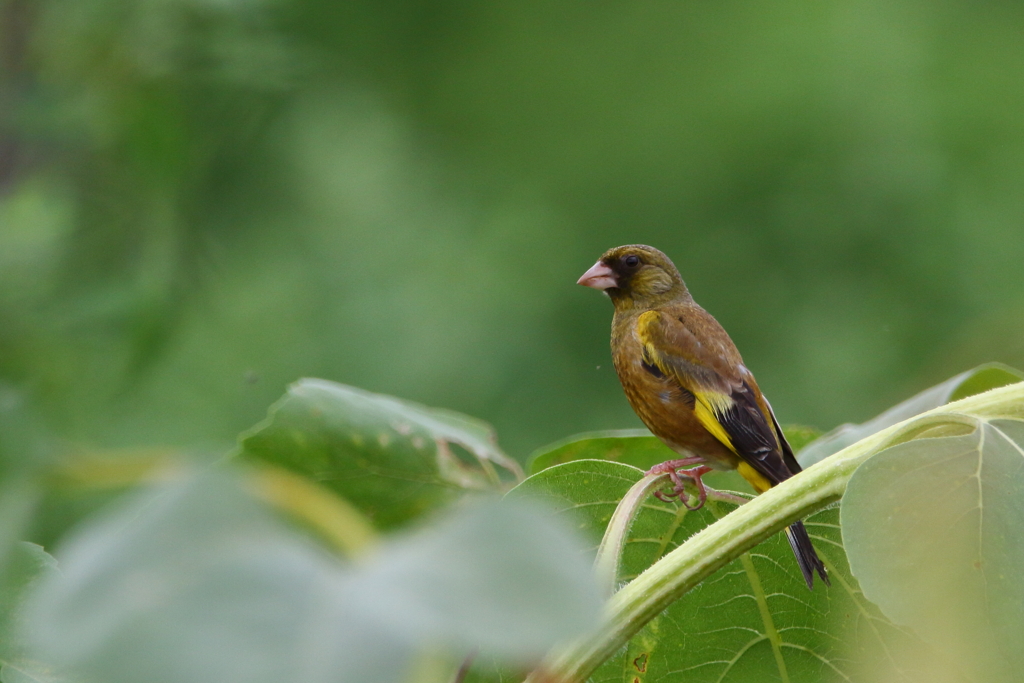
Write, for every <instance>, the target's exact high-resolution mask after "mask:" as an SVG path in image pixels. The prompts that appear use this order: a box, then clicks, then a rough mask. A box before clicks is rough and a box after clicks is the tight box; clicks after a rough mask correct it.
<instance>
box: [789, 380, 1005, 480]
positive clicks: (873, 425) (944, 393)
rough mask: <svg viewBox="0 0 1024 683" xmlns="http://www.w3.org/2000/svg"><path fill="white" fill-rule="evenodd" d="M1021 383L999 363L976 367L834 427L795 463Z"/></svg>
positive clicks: (807, 462) (806, 463) (806, 464)
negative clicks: (861, 421) (935, 410)
mask: <svg viewBox="0 0 1024 683" xmlns="http://www.w3.org/2000/svg"><path fill="white" fill-rule="evenodd" d="M1021 380H1024V372H1021V371H1020V370H1017V369H1015V368H1011V367H1009V366H1006V365H1002V364H1001V363H988V364H985V365H980V366H978V367H976V368H974V369H973V370H968V371H967V372H962V373H960V374H959V375H956V376H955V377H951V378H950V379H948V380H946V381H945V382H942V383H941V384H936V385H935V386H934V387H931V388H930V389H925V390H924V391H922V392H921V393H920V394H917V395H916V396H913V397H911V398H908V399H907V400H906V401H903V402H902V403H900V404H898V405H896V406H893V407H892V408H890V409H889V410H887V411H885V412H884V413H882V414H881V415H879V416H877V417H875V418H873V419H871V420H868V421H867V422H865V423H864V424H859V425H854V424H844V425H840V426H839V427H836V428H835V429H833V430H832V431H831V432H829V433H828V434H825V435H824V436H822V437H821V438H819V439H817V440H815V441H812V442H811V443H810V444H808V445H807V446H806V447H805V448H804V449H803V450H801V451H800V452H799V453H797V459H798V460H799V461H800V464H801V465H803V466H804V467H810V466H811V465H813V464H814V463H816V462H818V461H820V460H823V459H824V458H827V457H828V456H830V455H832V454H833V453H837V452H839V451H841V450H842V449H844V448H846V447H847V446H849V445H851V444H854V443H857V442H858V441H860V440H861V439H864V438H865V437H868V436H870V435H871V434H874V433H876V432H879V431H881V430H883V429H885V428H886V427H891V426H892V425H894V424H896V423H898V422H902V421H904V420H908V419H910V418H912V417H914V416H915V415H920V414H921V413H923V412H925V411H928V410H931V409H933V408H937V407H939V406H941V405H945V404H946V403H949V402H950V401H956V400H959V399H961V398H967V397H968V396H974V395H975V394H980V393H982V392H984V391H988V390H989V389H995V388H996V387H1004V386H1006V385H1008V384H1015V383H1017V382H1019V381H1021Z"/></svg>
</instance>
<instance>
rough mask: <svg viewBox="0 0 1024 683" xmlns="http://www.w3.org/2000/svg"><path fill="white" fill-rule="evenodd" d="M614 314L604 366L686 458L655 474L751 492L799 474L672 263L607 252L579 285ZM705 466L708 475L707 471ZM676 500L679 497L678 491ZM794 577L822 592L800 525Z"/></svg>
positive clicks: (739, 366) (714, 324)
mask: <svg viewBox="0 0 1024 683" xmlns="http://www.w3.org/2000/svg"><path fill="white" fill-rule="evenodd" d="M579 284H581V285H586V286H588V287H593V288H595V289H599V290H603V291H604V292H605V293H606V294H608V296H609V297H610V298H611V300H612V303H613V304H614V305H615V316H614V318H613V319H612V360H613V361H614V364H615V371H616V372H617V373H618V375H619V381H621V382H622V388H623V389H624V390H625V392H626V398H627V399H629V403H630V405H631V406H632V407H633V410H635V411H636V413H637V415H639V416H640V419H641V420H643V421H644V424H646V425H647V427H648V428H649V429H650V430H651V432H652V433H653V434H654V435H655V436H657V437H658V438H659V439H661V440H662V441H663V442H665V444H666V445H668V446H669V448H671V449H672V450H674V451H676V452H677V453H679V454H680V455H682V456H684V459H682V460H673V461H669V462H667V463H665V464H664V465H659V466H658V467H657V468H655V470H652V471H661V472H668V473H669V474H670V475H671V476H672V477H673V479H674V480H675V481H677V482H679V479H678V471H679V470H680V468H681V467H685V466H688V465H698V467H695V468H694V469H691V470H683V474H686V475H688V476H689V477H691V478H692V479H694V480H695V482H696V483H697V486H698V490H699V491H701V494H702V495H701V498H700V502H699V503H698V506H699V505H700V504H702V503H703V486H702V485H701V483H700V476H701V475H702V474H704V473H706V472H707V471H709V469H710V468H713V469H738V470H739V472H740V474H741V475H742V476H743V477H744V478H745V479H746V480H747V481H749V482H750V483H751V485H753V487H754V489H755V490H756V491H758V492H759V493H760V492H763V491H767V490H768V489H769V488H771V487H772V486H774V485H776V484H778V483H780V482H782V481H785V480H786V479H788V478H789V477H791V476H793V475H794V474H796V473H797V472H799V471H800V465H799V463H797V461H796V458H794V457H793V451H792V449H791V448H790V446H789V443H787V442H786V437H785V436H784V435H783V433H782V429H780V428H779V424H778V422H777V421H776V419H775V415H774V413H773V412H772V409H771V406H770V405H768V401H767V400H766V399H765V398H764V396H763V395H762V394H761V390H760V388H758V386H757V382H756V381H755V379H754V376H753V374H751V372H750V371H749V370H748V369H747V368H746V366H745V365H743V359H742V358H741V357H740V354H739V351H737V350H736V346H735V344H733V342H732V339H730V338H729V335H728V334H727V333H726V331H725V330H724V329H723V328H722V326H721V325H719V324H718V321H717V320H715V319H714V318H713V317H712V316H711V314H710V313H708V312H707V311H705V310H704V309H703V308H701V307H700V306H698V305H697V304H696V303H695V302H694V300H693V297H692V296H690V293H689V291H688V290H687V289H686V285H685V284H684V283H683V280H682V278H681V277H680V275H679V271H678V270H677V269H676V267H675V265H673V263H672V261H671V260H669V258H668V257H667V256H666V255H665V254H663V253H662V252H660V251H658V250H657V249H655V248H653V247H649V246H646V245H642V244H631V245H626V246H622V247H616V248H615V249H610V250H608V251H607V252H605V254H604V255H603V256H601V258H600V260H599V261H598V262H597V263H596V264H594V266H593V267H592V268H591V269H590V270H588V271H587V272H586V273H585V274H584V275H583V277H581V278H580V280H579ZM705 465H706V466H705ZM676 493H677V494H679V495H680V499H681V500H683V501H685V500H686V496H685V494H684V493H683V491H682V488H681V485H678V486H677V488H676ZM786 531H787V536H788V537H789V541H790V545H791V546H792V547H793V552H794V553H795V555H796V558H797V562H798V563H799V565H800V570H801V572H802V574H803V576H804V580H805V581H806V582H807V586H808V587H811V586H812V585H813V581H814V572H815V571H816V572H817V573H818V575H819V576H821V578H822V580H823V581H824V582H825V583H826V584H828V575H827V574H826V571H825V566H824V564H823V563H822V562H821V560H820V559H819V558H818V555H817V553H816V552H815V551H814V547H813V546H812V545H811V539H810V537H809V536H808V535H807V530H806V529H805V528H804V525H803V523H802V522H795V523H794V524H793V525H791V526H790V527H789V528H788V529H787V530H786Z"/></svg>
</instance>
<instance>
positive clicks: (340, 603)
mask: <svg viewBox="0 0 1024 683" xmlns="http://www.w3.org/2000/svg"><path fill="white" fill-rule="evenodd" d="M229 475H230V473H229V472H223V471H222V472H220V473H218V474H217V475H216V476H214V475H206V476H202V477H199V478H193V479H190V480H187V481H184V482H177V483H172V484H166V485H163V486H161V487H158V488H156V489H154V490H151V491H146V492H141V493H139V494H137V495H136V496H134V497H133V498H132V499H131V500H128V501H127V502H125V503H123V504H122V505H120V506H118V507H117V508H116V509H112V510H109V511H107V512H106V513H105V514H104V515H103V516H102V517H101V518H99V519H95V520H93V521H92V522H91V523H90V524H88V525H87V526H86V527H85V528H83V529H82V530H81V531H80V532H78V533H77V534H75V535H74V537H73V538H72V539H70V540H69V542H68V543H67V544H66V546H65V547H63V548H62V549H61V550H60V552H59V553H58V555H59V556H60V557H61V566H62V576H59V577H51V578H49V579H47V580H45V581H44V582H42V584H41V585H40V586H39V588H38V590H37V591H36V593H35V595H34V598H33V600H32V602H31V604H30V605H29V608H28V613H29V629H28V633H29V635H30V636H31V637H32V639H33V641H34V645H35V651H36V652H37V653H38V655H39V657H40V658H41V659H43V660H45V661H48V662H51V663H53V664H56V665H59V666H60V667H63V668H65V669H67V670H71V671H74V672H75V673H76V675H80V676H82V679H83V680H86V681H103V682H104V683H120V682H124V683H129V682H131V683H137V682H138V681H146V682H147V683H186V682H187V683H194V681H245V682H246V683H261V682H263V681H266V682H267V683H280V681H303V682H304V683H320V682H323V683H327V682H332V683H333V682H337V681H348V680H352V681H366V682H369V683H375V682H381V683H387V682H391V681H402V680H408V679H407V676H408V675H410V671H412V670H415V671H417V672H418V675H420V676H421V677H422V678H421V679H418V680H427V681H433V680H438V677H437V676H429V675H427V674H425V673H424V670H423V667H422V666H416V662H417V661H422V660H421V659H420V658H421V656H422V655H423V654H425V653H429V652H430V651H432V650H437V649H441V650H447V651H450V652H451V653H453V654H456V655H461V653H464V652H469V651H472V650H474V649H477V648H480V650H481V652H482V653H483V654H484V655H486V656H497V657H501V658H503V659H506V660H509V659H511V660H532V659H535V658H537V657H538V656H539V655H540V654H541V653H543V652H544V651H545V650H546V649H547V648H548V647H550V645H551V644H552V643H553V642H556V641H558V640H561V639H564V638H566V637H569V636H573V635H576V634H579V633H580V632H581V631H582V630H583V629H584V628H586V627H587V626H589V625H590V624H592V623H594V621H595V620H596V619H597V617H598V614H599V609H600V600H599V598H598V592H597V589H596V586H595V585H594V582H593V580H592V577H591V572H590V561H589V558H588V557H587V556H586V553H585V552H584V550H583V546H582V544H581V543H580V542H579V541H578V540H577V539H576V538H575V537H574V536H573V535H572V534H570V533H568V532H567V531H566V530H565V529H564V526H563V525H561V524H552V523H551V520H550V519H549V517H548V516H546V515H542V514H540V513H538V512H536V511H535V510H533V509H532V508H529V507H527V506H525V505H523V504H522V503H520V504H513V503H507V502H501V503H499V502H497V501H491V502H487V503H484V504H478V505H476V506H472V507H468V508H466V507H462V508H460V510H459V511H457V512H456V513H455V514H451V515H448V516H447V517H446V518H445V519H443V520H438V521H437V523H436V524H434V525H432V526H431V527H429V528H427V529H423V530H420V531H418V532H416V533H407V534H405V535H402V536H399V537H396V538H394V539H393V540H391V541H389V542H386V543H384V544H382V545H381V546H380V547H378V548H377V549H376V551H375V552H374V553H372V554H371V556H370V557H369V558H368V559H367V560H366V561H365V562H361V563H357V564H343V563H341V562H339V561H338V560H336V559H335V558H333V557H331V556H329V555H326V554H325V553H324V552H322V551H321V550H320V549H319V548H318V547H317V546H315V545H313V544H311V543H309V542H308V541H307V540H306V539H305V538H304V537H303V536H302V535H301V534H298V533H296V532H295V531H294V529H293V528H291V527H288V526H286V525H284V524H283V523H282V522H280V521H279V520H278V519H277V518H275V517H274V516H273V515H272V514H271V513H270V512H269V511H268V510H266V509H265V508H264V507H263V506H261V505H260V504H258V503H257V502H256V501H254V500H253V499H251V498H250V497H249V496H248V495H247V494H246V493H245V492H244V491H243V489H242V488H241V487H239V486H238V485H237V484H236V482H235V480H234V478H233V477H231V476H229ZM429 668H430V667H427V669H428V670H429ZM441 677H442V679H447V678H449V677H450V670H447V671H446V670H444V667H442V671H441Z"/></svg>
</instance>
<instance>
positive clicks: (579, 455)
mask: <svg viewBox="0 0 1024 683" xmlns="http://www.w3.org/2000/svg"><path fill="white" fill-rule="evenodd" d="M678 457H680V456H679V454H677V453H676V452H675V451H673V450H672V449H670V448H669V447H668V446H666V445H665V444H663V443H662V442H661V440H660V439H658V437H656V436H654V435H652V434H651V433H650V432H649V431H647V430H646V429H619V430H609V431H604V432H586V433H583V434H576V435H574V436H571V437H569V438H567V439H564V440H562V441H556V442H555V443H553V444H550V445H548V446H544V447H542V448H539V449H538V450H537V451H535V452H534V453H533V455H531V456H530V461H529V468H530V473H531V474H537V473H538V472H541V471H542V470H545V469H547V468H548V467H552V466H554V465H560V464H564V463H568V462H573V461H576V460H608V461H611V462H621V463H624V464H627V465H632V466H633V467H638V468H640V469H641V470H649V469H650V468H652V467H654V466H655V465H657V464H659V463H663V462H665V461H666V460H672V459H674V458H678ZM705 481H706V482H707V484H708V486H712V487H715V488H722V489H731V490H734V491H743V492H745V493H753V489H751V488H750V484H748V483H747V482H746V481H745V480H744V479H743V477H741V476H739V474H737V473H736V472H712V473H710V474H708V475H707V476H706V477H705Z"/></svg>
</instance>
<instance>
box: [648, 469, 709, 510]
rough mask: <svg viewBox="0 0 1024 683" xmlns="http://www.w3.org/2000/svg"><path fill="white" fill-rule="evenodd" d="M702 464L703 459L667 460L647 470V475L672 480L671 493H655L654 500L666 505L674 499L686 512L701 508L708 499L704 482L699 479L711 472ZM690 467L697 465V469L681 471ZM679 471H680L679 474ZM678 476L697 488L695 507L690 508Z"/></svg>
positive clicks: (683, 484) (684, 489)
mask: <svg viewBox="0 0 1024 683" xmlns="http://www.w3.org/2000/svg"><path fill="white" fill-rule="evenodd" d="M704 463H705V461H704V459H703V458H696V457H694V458H683V459H681V460H667V461H665V462H663V463H661V464H660V465H655V466H654V467H652V468H651V469H649V470H647V474H648V475H652V474H667V475H668V477H669V479H671V480H672V493H669V494H665V493H662V492H661V491H655V492H654V496H655V498H657V499H658V500H660V501H662V502H664V503H668V502H670V500H671V499H672V498H676V499H678V500H679V501H680V502H681V503H682V504H683V505H684V506H685V507H686V509H687V510H699V509H700V508H702V507H703V506H704V502H705V501H706V500H707V499H708V491H707V489H706V488H704V482H702V481H701V479H700V478H701V477H702V476H704V475H705V474H707V473H708V472H710V471H711V468H710V467H708V466H707V465H706V464H704ZM690 465H697V467H692V468H690V469H688V470H687V469H683V468H684V467H689V466H690ZM680 470H682V471H681V472H680ZM680 475H682V476H684V477H686V478H687V479H691V480H692V481H693V483H694V485H695V486H696V487H697V505H696V506H694V507H690V504H689V500H688V498H689V496H687V495H686V484H685V482H683V479H682V477H681V476H680Z"/></svg>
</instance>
